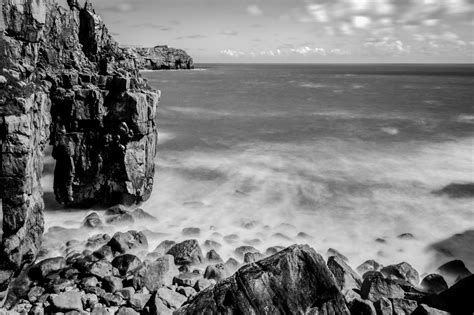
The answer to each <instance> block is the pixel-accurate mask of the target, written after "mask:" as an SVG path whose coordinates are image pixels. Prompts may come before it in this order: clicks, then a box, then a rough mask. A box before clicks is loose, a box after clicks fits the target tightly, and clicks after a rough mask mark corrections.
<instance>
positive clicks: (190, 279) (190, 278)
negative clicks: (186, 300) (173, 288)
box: [173, 272, 203, 287]
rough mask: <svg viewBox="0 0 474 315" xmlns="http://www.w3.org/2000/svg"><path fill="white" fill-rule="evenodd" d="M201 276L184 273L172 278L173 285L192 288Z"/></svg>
mask: <svg viewBox="0 0 474 315" xmlns="http://www.w3.org/2000/svg"><path fill="white" fill-rule="evenodd" d="M202 277H203V276H202V275H200V274H198V273H194V272H184V273H180V274H179V275H177V276H175V277H174V278H173V284H176V285H178V286H182V287H193V286H194V285H195V284H196V282H197V281H198V280H199V279H202Z"/></svg>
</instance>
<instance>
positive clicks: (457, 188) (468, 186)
mask: <svg viewBox="0 0 474 315" xmlns="http://www.w3.org/2000/svg"><path fill="white" fill-rule="evenodd" d="M434 193H435V194H436V195H446V196H448V197H449V198H473V197H474V183H453V184H449V185H448V186H446V187H444V188H442V189H441V190H438V191H435V192H434Z"/></svg>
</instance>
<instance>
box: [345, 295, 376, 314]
mask: <svg viewBox="0 0 474 315" xmlns="http://www.w3.org/2000/svg"><path fill="white" fill-rule="evenodd" d="M348 307H349V311H350V312H351V315H377V313H376V311H375V307H374V305H373V304H372V302H370V301H368V300H363V299H360V298H356V299H354V300H352V301H351V302H350V303H349V304H348Z"/></svg>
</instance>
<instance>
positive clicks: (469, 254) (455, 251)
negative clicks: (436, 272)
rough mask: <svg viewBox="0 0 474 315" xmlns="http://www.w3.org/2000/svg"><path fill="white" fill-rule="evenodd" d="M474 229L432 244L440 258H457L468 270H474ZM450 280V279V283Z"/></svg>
mask: <svg viewBox="0 0 474 315" xmlns="http://www.w3.org/2000/svg"><path fill="white" fill-rule="evenodd" d="M473 243H474V230H468V231H465V232H463V233H458V234H454V235H453V236H451V237H449V238H447V239H445V240H442V241H440V242H437V243H435V244H432V245H431V246H430V248H431V249H434V250H435V251H436V253H437V254H438V256H439V257H440V258H439V260H441V259H442V260H444V261H445V259H446V258H448V259H457V260H461V261H463V262H464V264H465V265H466V268H467V269H468V270H471V271H474V246H472V244H473ZM449 282H450V281H448V283H449Z"/></svg>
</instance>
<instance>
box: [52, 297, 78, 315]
mask: <svg viewBox="0 0 474 315" xmlns="http://www.w3.org/2000/svg"><path fill="white" fill-rule="evenodd" d="M51 305H52V306H53V308H54V309H55V310H56V311H58V312H67V311H82V299H81V294H80V293H79V292H64V293H61V294H58V295H55V296H51Z"/></svg>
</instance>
